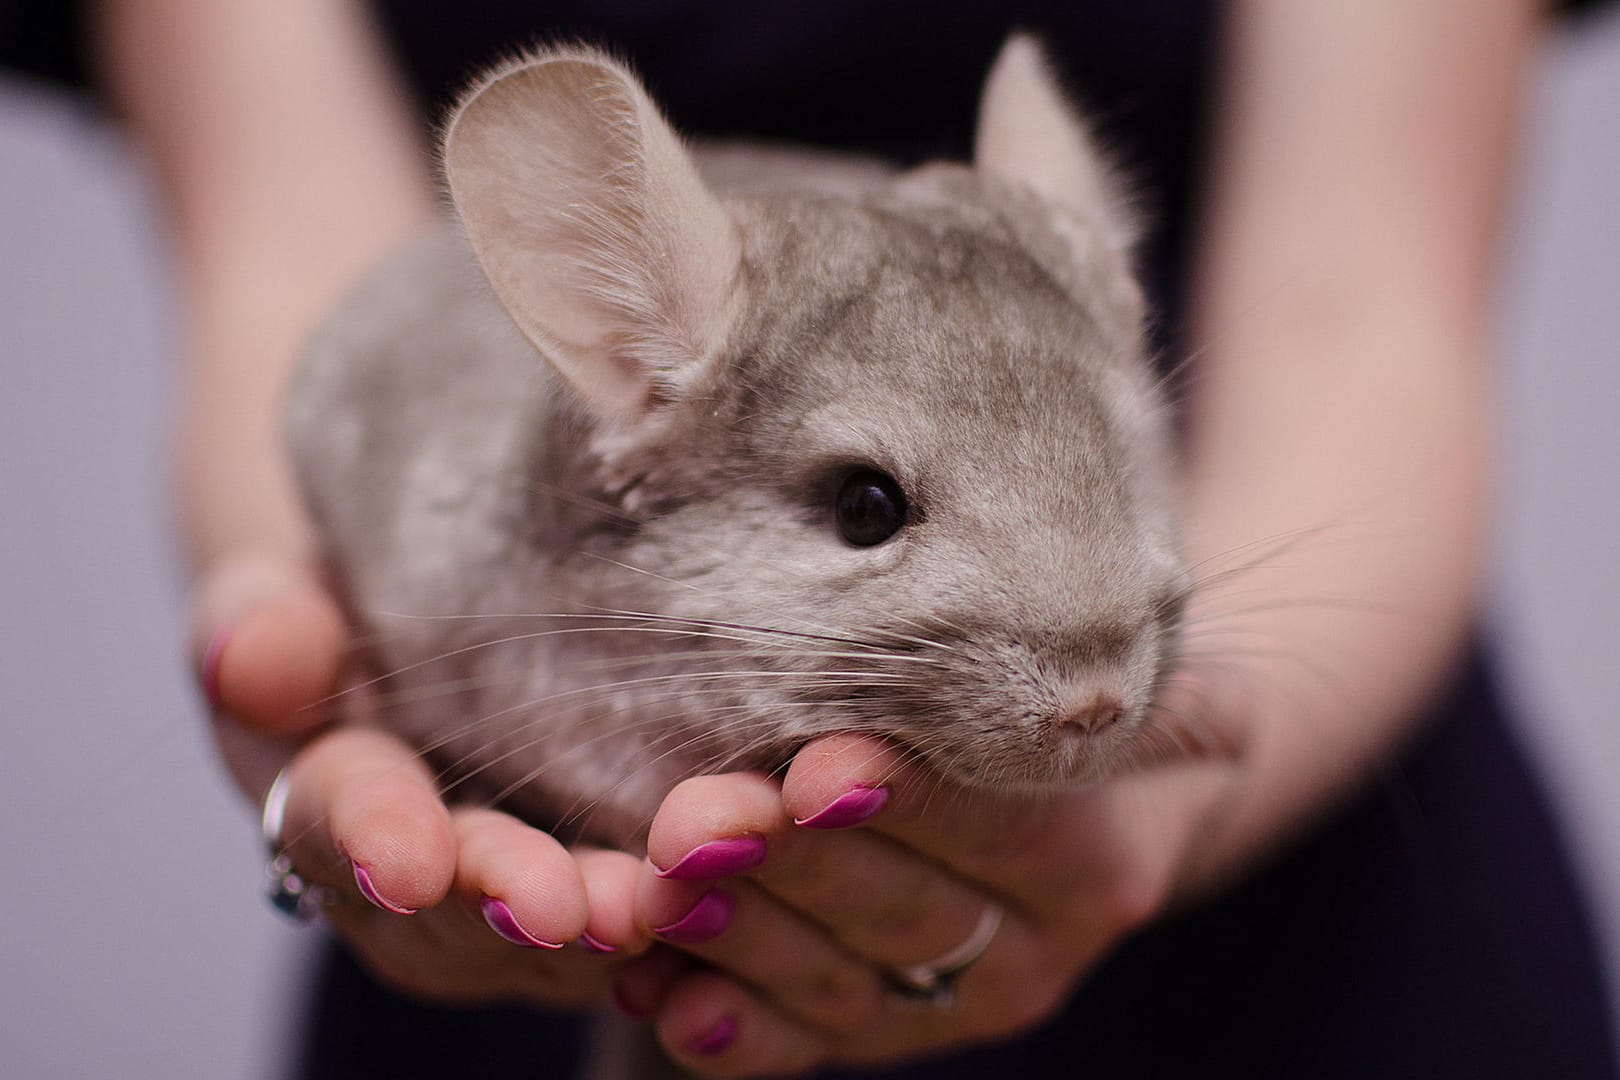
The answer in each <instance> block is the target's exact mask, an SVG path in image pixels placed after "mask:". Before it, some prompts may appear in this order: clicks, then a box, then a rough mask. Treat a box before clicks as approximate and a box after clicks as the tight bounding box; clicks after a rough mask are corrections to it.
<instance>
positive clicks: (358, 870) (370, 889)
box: [353, 863, 416, 915]
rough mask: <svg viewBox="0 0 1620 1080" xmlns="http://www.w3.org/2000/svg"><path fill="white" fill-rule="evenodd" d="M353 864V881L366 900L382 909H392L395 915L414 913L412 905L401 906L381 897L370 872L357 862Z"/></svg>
mask: <svg viewBox="0 0 1620 1080" xmlns="http://www.w3.org/2000/svg"><path fill="white" fill-rule="evenodd" d="M353 866H354V883H355V884H356V885H358V886H360V895H361V896H364V897H365V898H366V899H367V900H370V901H371V902H372V903H373V904H376V905H377V906H378V907H380V908H382V909H383V910H384V911H392V912H393V913H394V914H395V915H415V914H416V909H415V908H413V907H401V906H400V905H398V904H394V903H390V902H389V901H388V900H385V899H384V898H383V894H382V893H380V892H378V891H377V886H375V885H373V884H372V882H371V874H369V873H368V872H367V871H366V868H365V867H363V866H361V865H360V864H359V863H354V864H353Z"/></svg>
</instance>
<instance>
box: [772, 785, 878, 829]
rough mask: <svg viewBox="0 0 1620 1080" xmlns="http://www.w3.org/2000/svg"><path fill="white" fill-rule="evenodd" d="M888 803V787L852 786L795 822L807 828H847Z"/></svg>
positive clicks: (865, 818)
mask: <svg viewBox="0 0 1620 1080" xmlns="http://www.w3.org/2000/svg"><path fill="white" fill-rule="evenodd" d="M888 804H889V789H888V788H886V787H852V788H850V789H849V790H848V791H846V792H844V793H843V794H842V795H840V796H838V798H836V799H834V800H833V801H832V802H830V803H828V804H827V805H826V806H824V807H822V808H821V809H820V810H818V811H816V812H815V813H814V814H811V815H810V816H809V817H802V818H794V819H793V824H795V825H801V826H803V827H804V828H806V829H847V828H850V827H851V826H853V825H859V824H860V823H861V822H863V821H866V820H867V819H869V818H871V817H872V816H873V815H875V814H876V813H877V812H878V811H879V810H882V809H883V808H884V807H885V806H887V805H888Z"/></svg>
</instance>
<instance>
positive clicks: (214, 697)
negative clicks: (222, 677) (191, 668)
mask: <svg viewBox="0 0 1620 1080" xmlns="http://www.w3.org/2000/svg"><path fill="white" fill-rule="evenodd" d="M230 641H231V628H230V627H226V628H225V629H223V630H219V631H216V632H215V634H214V636H213V637H212V638H210V639H209V641H208V648H207V649H206V650H205V651H204V652H203V661H202V689H203V695H204V696H205V697H206V698H207V699H208V704H209V705H212V706H213V707H214V708H216V709H221V708H224V702H222V701H221V700H220V696H219V662H220V659H221V658H223V657H224V655H225V646H226V645H228V644H230Z"/></svg>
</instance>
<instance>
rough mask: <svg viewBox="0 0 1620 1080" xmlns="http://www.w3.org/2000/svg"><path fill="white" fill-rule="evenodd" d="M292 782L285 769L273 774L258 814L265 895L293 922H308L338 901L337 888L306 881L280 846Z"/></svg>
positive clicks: (271, 904) (273, 905) (274, 906)
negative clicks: (265, 856) (265, 857)
mask: <svg viewBox="0 0 1620 1080" xmlns="http://www.w3.org/2000/svg"><path fill="white" fill-rule="evenodd" d="M291 788H292V785H291V782H290V780H289V778H288V775H287V770H286V769H285V768H284V769H282V770H281V771H280V772H278V773H276V778H275V779H274V780H272V781H271V782H270V788H269V790H268V791H266V792H265V793H264V809H263V811H262V812H261V813H260V815H259V830H260V832H261V833H262V835H263V836H264V843H265V847H267V848H268V849H269V850H270V863H269V865H268V866H266V867H265V868H264V874H265V877H266V878H268V879H269V884H268V885H267V886H266V888H265V896H266V898H267V899H268V900H269V901H270V906H271V907H273V908H275V909H276V910H277V911H279V912H281V913H282V914H283V915H285V916H287V917H288V918H289V919H292V920H294V921H295V922H309V921H310V920H312V919H314V918H315V916H316V915H318V914H320V911H321V909H322V908H326V907H331V906H332V905H333V904H334V903H336V902H337V891H336V890H335V889H331V888H328V887H327V886H325V885H315V884H313V883H311V882H309V881H307V880H306V879H305V878H304V877H303V875H301V874H300V873H299V872H298V871H297V869H296V868H295V867H294V866H293V861H292V855H290V854H289V853H288V852H287V851H285V850H284V849H283V848H282V846H281V827H282V824H283V823H284V822H285V820H286V817H287V796H288V793H289V792H290V791H291Z"/></svg>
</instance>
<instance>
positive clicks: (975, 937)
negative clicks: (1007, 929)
mask: <svg viewBox="0 0 1620 1080" xmlns="http://www.w3.org/2000/svg"><path fill="white" fill-rule="evenodd" d="M1003 913H1004V912H1003V909H1002V906H1001V905H1000V904H998V903H996V902H994V901H991V902H990V903H989V904H986V905H985V908H984V910H983V911H982V912H980V914H979V922H978V925H976V926H975V927H974V928H973V932H972V933H971V934H969V935H968V936H967V937H966V938H965V939H964V940H963V941H962V943H961V944H960V945H958V946H956V947H955V948H954V949H952V950H950V951H949V952H947V953H945V954H944V955H943V956H939V957H936V958H935V959H933V960H931V961H929V962H928V963H925V964H912V965H910V966H908V967H903V968H897V969H895V970H893V971H890V972H889V973H888V977H889V986H890V988H891V989H892V990H893V991H894V994H895V996H896V997H898V998H899V999H900V1000H901V1001H904V1002H907V1003H915V1004H920V1005H927V1006H930V1007H932V1008H935V1009H949V1008H951V1007H952V1006H953V1005H955V1004H956V983H957V981H958V980H959V979H961V977H962V974H963V972H965V971H967V969H968V968H970V967H972V966H973V965H974V963H975V962H976V961H977V960H978V959H979V957H981V956H983V955H984V953H985V950H987V949H989V948H990V942H991V941H993V940H994V939H995V936H996V931H997V930H1000V929H1001V918H1002V915H1003Z"/></svg>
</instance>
